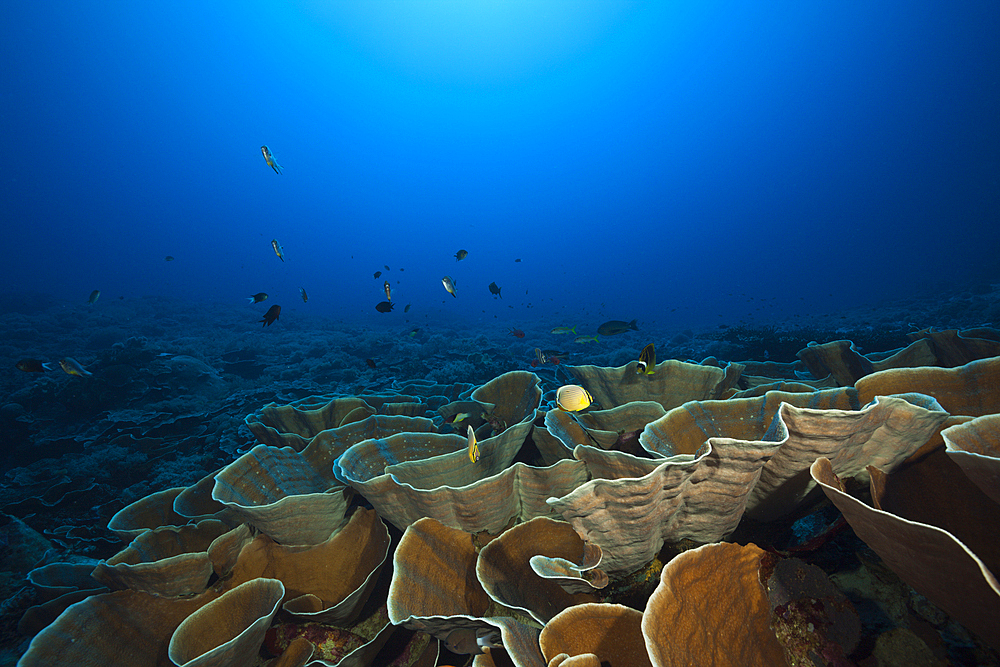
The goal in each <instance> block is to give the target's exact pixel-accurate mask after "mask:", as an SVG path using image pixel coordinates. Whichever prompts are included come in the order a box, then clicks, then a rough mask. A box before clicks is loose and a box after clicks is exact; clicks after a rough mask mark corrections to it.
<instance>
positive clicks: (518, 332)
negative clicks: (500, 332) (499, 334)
mask: <svg viewBox="0 0 1000 667" xmlns="http://www.w3.org/2000/svg"><path fill="white" fill-rule="evenodd" d="M510 335H511V336H513V337H514V338H524V332H523V331H521V330H520V329H515V328H514V327H511V328H510Z"/></svg>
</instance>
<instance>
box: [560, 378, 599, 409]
mask: <svg viewBox="0 0 1000 667" xmlns="http://www.w3.org/2000/svg"><path fill="white" fill-rule="evenodd" d="M593 402H594V397H593V396H591V395H590V392H589V391H587V390H586V389H584V388H583V387H581V386H580V385H578V384H564V385H563V386H561V387H559V389H558V390H556V405H557V406H558V407H559V409H560V410H565V411H566V412H579V411H580V410H586V409H587V408H588V407H590V404H591V403H593Z"/></svg>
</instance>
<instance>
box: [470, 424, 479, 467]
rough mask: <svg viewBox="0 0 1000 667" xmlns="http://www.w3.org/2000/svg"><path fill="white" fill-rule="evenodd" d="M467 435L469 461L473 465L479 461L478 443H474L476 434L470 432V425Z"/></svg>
mask: <svg viewBox="0 0 1000 667" xmlns="http://www.w3.org/2000/svg"><path fill="white" fill-rule="evenodd" d="M468 433H469V460H470V461H472V462H473V463H477V462H478V461H479V443H478V442H476V432H475V431H473V430H472V425H471V424H470V425H469V426H468Z"/></svg>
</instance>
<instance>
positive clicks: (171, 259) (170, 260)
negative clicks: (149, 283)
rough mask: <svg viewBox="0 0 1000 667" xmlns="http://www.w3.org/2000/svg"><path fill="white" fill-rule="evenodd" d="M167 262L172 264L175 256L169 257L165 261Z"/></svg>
mask: <svg viewBox="0 0 1000 667" xmlns="http://www.w3.org/2000/svg"><path fill="white" fill-rule="evenodd" d="M165 261H167V262H172V261H174V256H173V255H167V257H166V260H165Z"/></svg>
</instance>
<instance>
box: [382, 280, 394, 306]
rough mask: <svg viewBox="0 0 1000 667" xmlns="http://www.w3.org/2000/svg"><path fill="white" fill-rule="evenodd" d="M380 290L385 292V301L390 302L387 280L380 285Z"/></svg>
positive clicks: (389, 289) (390, 290)
mask: <svg viewBox="0 0 1000 667" xmlns="http://www.w3.org/2000/svg"><path fill="white" fill-rule="evenodd" d="M382 289H384V290H385V300H386V301H392V287H390V286H389V281H388V280H386V281H385V283H383V284H382Z"/></svg>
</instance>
